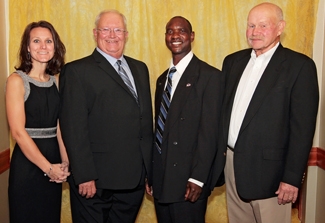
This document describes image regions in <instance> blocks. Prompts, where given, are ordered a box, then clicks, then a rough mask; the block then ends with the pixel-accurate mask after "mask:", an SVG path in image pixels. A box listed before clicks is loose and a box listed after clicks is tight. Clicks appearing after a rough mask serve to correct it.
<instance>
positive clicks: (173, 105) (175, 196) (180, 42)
mask: <svg viewBox="0 0 325 223" xmlns="http://www.w3.org/2000/svg"><path fill="white" fill-rule="evenodd" d="M193 40H194V32H193V31H192V26H191V24H190V22H189V21H188V20H187V19H185V18H183V17H180V16H176V17H173V18H172V19H171V20H170V21H169V22H168V23H167V25H166V34H165V42H166V45H167V47H168V49H169V50H170V51H171V53H172V60H171V63H170V68H169V69H168V70H166V71H165V72H164V73H163V74H162V75H161V76H160V77H159V78H158V80H157V85H156V95H155V115H156V116H155V120H156V139H155V140H156V142H155V146H154V149H153V184H152V187H151V188H150V187H147V193H149V194H151V195H152V194H153V196H154V202H155V208H156V214H157V218H158V222H160V223H161V222H166V223H167V222H168V223H183V222H187V223H191V222H193V223H201V222H202V223H203V222H205V221H204V216H205V211H206V207H207V199H208V196H209V195H210V193H211V190H212V189H213V188H214V186H215V184H216V181H217V179H218V177H219V175H220V173H221V172H222V170H223V166H222V165H220V166H219V168H218V171H219V172H218V174H214V172H213V167H215V166H217V165H214V158H215V155H216V153H217V137H218V124H219V115H220V112H221V104H222V97H223V95H222V94H223V90H224V78H223V76H222V75H221V72H220V71H219V70H218V69H216V68H214V67H212V66H210V65H208V64H207V63H205V62H203V61H201V60H199V59H198V58H197V57H196V56H195V55H194V54H193V53H192V51H191V43H192V42H193ZM174 68H176V71H175V72H173V70H174ZM171 73H173V75H172V77H171ZM167 74H168V75H167ZM167 79H168V80H167ZM168 88H169V89H168ZM169 94H170V95H169ZM167 95H168V96H167ZM166 97H170V101H171V102H169V103H170V106H168V108H167V107H166V106H167V105H166V104H163V105H162V103H165V102H164V100H165V99H166ZM167 110H168V111H167ZM166 112H168V114H166ZM166 115H167V117H166Z"/></svg>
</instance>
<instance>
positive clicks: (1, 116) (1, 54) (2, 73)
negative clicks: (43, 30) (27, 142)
mask: <svg viewBox="0 0 325 223" xmlns="http://www.w3.org/2000/svg"><path fill="white" fill-rule="evenodd" d="M7 5H8V0H1V1H0V49H1V50H0V152H2V151H4V150H5V149H7V148H9V133H8V125H7V120H6V114H5V106H4V104H5V101H4V90H3V89H4V85H5V82H6V78H7V74H8V66H7V64H8V61H7V59H8V53H7V50H8V47H7V46H8V44H7V33H8V32H6V27H7V21H8V20H7V18H8V16H7V15H6V13H7V12H8V10H6V8H7ZM8 172H9V171H8V170H7V171H5V172H4V173H2V174H0V222H2V223H7V222H9V214H8V195H7V191H8Z"/></svg>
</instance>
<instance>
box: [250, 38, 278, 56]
mask: <svg viewBox="0 0 325 223" xmlns="http://www.w3.org/2000/svg"><path fill="white" fill-rule="evenodd" d="M279 45H280V42H278V43H277V44H275V46H274V47H272V48H271V49H269V50H268V51H266V52H265V53H263V54H261V55H259V56H258V57H256V53H255V50H254V49H252V52H251V58H252V59H253V60H256V59H257V58H259V57H261V58H262V59H264V60H269V59H271V57H272V56H273V54H274V52H275V50H276V49H277V48H278V46H279Z"/></svg>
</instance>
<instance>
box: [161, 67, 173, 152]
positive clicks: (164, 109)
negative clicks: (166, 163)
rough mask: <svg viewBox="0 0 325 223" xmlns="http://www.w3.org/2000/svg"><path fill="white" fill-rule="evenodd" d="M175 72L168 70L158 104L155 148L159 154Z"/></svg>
mask: <svg viewBox="0 0 325 223" xmlns="http://www.w3.org/2000/svg"><path fill="white" fill-rule="evenodd" d="M175 72H176V68H175V67H172V68H171V69H170V70H169V74H168V79H167V84H166V87H165V89H164V92H163V95H162V100H161V104H160V110H159V115H158V120H157V129H156V147H157V150H158V152H159V153H160V154H161V144H162V139H163V132H164V127H165V122H166V119H167V114H168V109H169V106H170V103H171V93H172V77H173V74H174V73H175Z"/></svg>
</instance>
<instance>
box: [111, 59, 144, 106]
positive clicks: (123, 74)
mask: <svg viewBox="0 0 325 223" xmlns="http://www.w3.org/2000/svg"><path fill="white" fill-rule="evenodd" d="M116 63H117V66H118V74H119V75H120V76H121V78H122V80H123V82H124V83H125V85H126V86H127V87H128V88H129V90H130V91H131V93H132V95H133V97H134V98H135V100H136V102H137V104H139V101H138V95H137V93H136V92H135V89H134V88H133V86H132V84H131V81H130V79H129V77H128V75H127V74H126V72H125V70H124V69H123V67H122V61H121V60H117V62H116Z"/></svg>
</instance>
